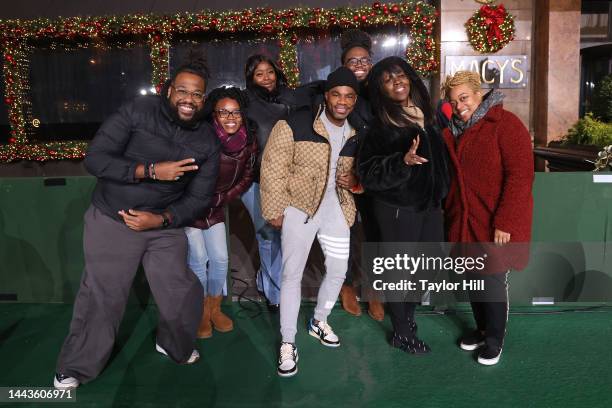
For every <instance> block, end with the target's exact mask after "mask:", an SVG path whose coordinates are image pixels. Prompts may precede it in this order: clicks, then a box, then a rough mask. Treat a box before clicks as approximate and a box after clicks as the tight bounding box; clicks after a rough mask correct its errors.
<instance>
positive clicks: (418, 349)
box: [391, 333, 431, 356]
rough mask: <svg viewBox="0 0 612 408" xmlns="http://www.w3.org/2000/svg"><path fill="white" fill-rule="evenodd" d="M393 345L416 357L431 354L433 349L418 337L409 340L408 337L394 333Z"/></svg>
mask: <svg viewBox="0 0 612 408" xmlns="http://www.w3.org/2000/svg"><path fill="white" fill-rule="evenodd" d="M391 345H392V346H393V347H395V348H398V349H400V350H402V351H405V352H406V353H409V354H414V355H415V356H423V355H425V354H429V353H431V348H430V347H429V346H428V345H427V343H425V342H424V341H423V340H421V339H419V338H418V337H416V336H413V337H412V338H408V337H407V336H402V335H399V334H397V333H393V337H392V338H391Z"/></svg>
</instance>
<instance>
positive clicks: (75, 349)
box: [54, 59, 219, 389]
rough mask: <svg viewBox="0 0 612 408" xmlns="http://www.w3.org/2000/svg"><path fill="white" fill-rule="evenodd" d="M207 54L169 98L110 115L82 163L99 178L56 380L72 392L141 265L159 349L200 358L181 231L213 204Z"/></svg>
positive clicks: (95, 367) (107, 338) (169, 89)
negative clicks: (205, 111)
mask: <svg viewBox="0 0 612 408" xmlns="http://www.w3.org/2000/svg"><path fill="white" fill-rule="evenodd" d="M207 76H208V70H207V68H206V65H205V64H204V61H203V60H198V59H195V60H192V61H190V62H188V63H186V64H185V65H183V66H181V67H179V68H178V69H177V71H176V72H175V73H174V76H173V77H172V80H171V81H169V82H168V83H167V84H166V86H165V87H164V89H163V91H162V96H159V97H158V96H145V97H141V98H138V99H135V100H134V101H132V102H130V103H128V104H126V105H125V106H123V107H121V108H120V109H119V111H118V112H117V113H116V114H114V115H113V116H111V117H110V118H108V119H107V120H106V121H105V122H104V123H103V124H102V126H101V128H100V130H98V133H97V134H96V136H95V138H94V140H93V141H92V142H91V144H90V146H89V149H88V151H87V155H86V157H85V167H86V168H87V170H89V172H90V173H91V174H93V175H94V176H96V177H97V178H98V183H97V185H96V189H95V191H94V193H93V198H92V204H91V206H90V207H89V209H88V210H87V212H86V213H85V227H84V236H83V248H84V255H85V270H84V272H83V277H82V280H81V287H80V289H79V292H78V294H77V297H76V300H75V304H74V314H73V317H72V322H71V324H70V332H69V334H68V336H67V337H66V340H65V342H64V345H63V347H62V350H61V352H60V355H59V358H58V362H57V370H56V375H55V377H54V386H55V387H56V388H58V389H71V388H76V387H78V386H79V384H80V383H86V382H89V381H91V380H93V379H94V378H96V377H97V376H98V374H99V373H100V372H101V371H102V369H103V368H104V366H105V365H106V363H107V361H108V359H109V357H110V355H111V351H112V349H113V345H114V342H115V337H116V335H117V330H118V328H119V324H120V323H121V319H122V317H123V312H124V309H125V305H126V303H127V300H128V295H129V292H130V287H131V285H132V281H133V279H134V276H135V275H136V271H137V269H138V265H139V264H140V263H141V262H142V265H143V266H144V269H145V273H146V276H147V280H148V281H149V286H150V287H151V292H152V293H153V297H154V298H155V302H156V304H157V307H158V309H159V324H158V329H157V335H156V350H157V351H158V352H160V353H162V354H164V355H167V356H169V357H170V358H172V360H174V361H176V362H178V363H186V364H191V363H194V362H195V361H197V360H198V358H199V354H198V352H197V350H195V349H194V346H195V337H196V330H197V327H198V324H199V322H200V316H201V313H202V302H201V300H202V286H201V285H200V282H199V281H198V279H197V277H196V276H195V275H194V274H193V273H192V272H191V271H190V270H189V269H188V268H187V264H186V262H187V238H186V237H185V233H184V232H183V228H181V227H184V226H186V225H189V224H190V223H191V222H193V221H194V220H195V219H196V217H197V216H199V215H200V214H202V212H203V211H204V209H205V208H206V207H207V206H208V205H209V203H210V200H211V197H212V194H213V191H214V188H215V181H216V178H217V171H218V162H219V142H218V140H217V138H216V136H215V135H214V133H213V130H212V127H211V126H210V125H208V124H207V123H205V122H202V121H201V120H200V119H201V111H202V107H203V101H204V92H205V90H206V79H207Z"/></svg>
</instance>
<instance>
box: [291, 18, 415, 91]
mask: <svg viewBox="0 0 612 408" xmlns="http://www.w3.org/2000/svg"><path fill="white" fill-rule="evenodd" d="M341 34H342V33H341V32H340V31H334V32H331V33H327V34H322V35H319V36H317V37H313V36H307V37H305V38H304V39H300V41H299V42H298V66H299V69H300V83H302V84H306V83H309V82H312V81H316V80H318V79H325V78H327V75H328V74H329V73H330V72H331V71H333V70H334V69H336V68H338V67H339V66H340V65H341V63H340V56H341V55H342V51H341V49H340V35H341ZM369 34H370V36H371V37H372V60H373V62H374V63H376V62H378V61H380V60H381V59H383V58H386V57H390V56H392V55H396V56H398V57H404V56H405V53H406V46H407V44H408V41H409V35H408V30H407V29H406V28H405V27H404V26H399V27H387V28H383V29H378V30H377V31H376V32H369Z"/></svg>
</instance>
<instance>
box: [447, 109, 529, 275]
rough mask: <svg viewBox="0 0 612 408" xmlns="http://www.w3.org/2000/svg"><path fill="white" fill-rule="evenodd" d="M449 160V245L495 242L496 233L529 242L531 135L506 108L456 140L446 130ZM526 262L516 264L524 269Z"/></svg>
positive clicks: (491, 110) (491, 115)
mask: <svg viewBox="0 0 612 408" xmlns="http://www.w3.org/2000/svg"><path fill="white" fill-rule="evenodd" d="M444 141H445V142H446V144H447V146H448V150H449V154H450V158H451V163H452V170H451V186H450V191H449V193H448V196H447V198H446V203H445V214H446V226H447V231H448V240H449V241H451V242H492V241H493V234H494V231H495V229H499V230H501V231H504V232H508V233H510V242H511V243H516V242H528V241H530V240H531V221H532V212H533V196H532V194H531V188H532V184H533V179H534V170H533V148H532V144H531V138H530V136H529V132H528V131H527V129H526V128H525V126H524V125H523V123H522V122H521V121H520V119H519V118H518V117H516V116H515V115H514V114H513V113H511V112H509V111H506V110H504V109H503V106H502V105H497V106H493V107H492V108H491V109H490V110H489V112H488V113H487V114H486V115H485V117H484V118H482V119H481V120H479V121H478V122H477V123H476V124H474V125H473V126H472V127H470V128H469V129H468V130H466V131H465V133H464V134H463V135H461V136H460V137H459V139H458V140H457V139H456V138H455V137H454V136H453V135H452V134H451V132H450V130H449V129H445V130H444ZM526 261H527V260H526V259H523V260H522V261H521V262H519V265H513V266H514V267H516V268H520V267H524V265H525V263H526Z"/></svg>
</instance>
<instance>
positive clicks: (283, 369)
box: [276, 343, 299, 377]
mask: <svg viewBox="0 0 612 408" xmlns="http://www.w3.org/2000/svg"><path fill="white" fill-rule="evenodd" d="M298 359H299V356H298V352H297V347H295V344H293V343H281V346H280V352H279V356H278V368H277V369H276V372H277V373H278V375H280V376H281V377H292V376H294V375H295V374H297V371H298V368H297V362H298Z"/></svg>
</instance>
